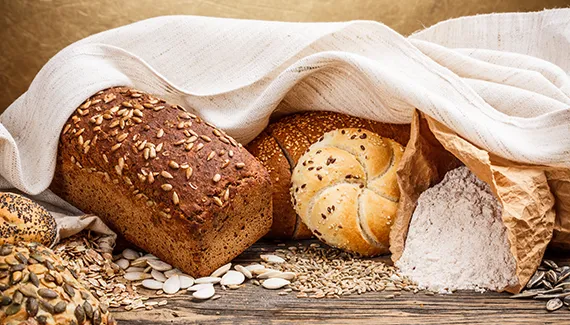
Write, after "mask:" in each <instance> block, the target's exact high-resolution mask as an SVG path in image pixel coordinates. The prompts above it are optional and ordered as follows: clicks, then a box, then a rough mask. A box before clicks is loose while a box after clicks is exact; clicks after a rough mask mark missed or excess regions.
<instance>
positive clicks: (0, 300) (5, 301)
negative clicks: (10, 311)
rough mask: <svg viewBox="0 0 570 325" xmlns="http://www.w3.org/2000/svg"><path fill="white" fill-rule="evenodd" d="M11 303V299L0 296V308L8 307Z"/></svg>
mask: <svg viewBox="0 0 570 325" xmlns="http://www.w3.org/2000/svg"><path fill="white" fill-rule="evenodd" d="M11 303H12V298H10V297H8V296H4V295H2V296H1V297H0V306H8V305H9V304H11Z"/></svg>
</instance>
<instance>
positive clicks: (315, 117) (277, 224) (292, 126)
mask: <svg viewBox="0 0 570 325" xmlns="http://www.w3.org/2000/svg"><path fill="white" fill-rule="evenodd" d="M341 128H361V129H365V130H370V131H372V132H374V133H376V134H378V135H380V136H383V137H387V138H390V139H394V140H395V141H396V142H398V143H400V144H401V145H406V144H407V142H408V140H409V137H410V126H409V125H408V124H406V125H397V124H387V123H380V122H376V121H371V120H366V119H361V118H357V117H353V116H349V115H345V114H340V113H334V112H322V111H319V112H304V113H299V114H293V115H289V116H286V117H283V118H281V119H280V120H278V121H276V122H274V123H272V124H270V125H269V126H268V127H267V128H266V129H265V131H264V132H263V133H261V134H260V135H259V136H258V137H257V138H256V139H255V140H254V141H252V142H250V143H249V144H248V145H247V149H248V150H249V151H250V152H251V153H252V154H253V155H254V156H255V157H257V158H258V159H260V161H261V162H262V164H263V165H264V166H265V167H266V168H267V169H268V171H269V174H270V177H271V180H272V187H273V193H274V194H273V218H274V222H273V226H272V229H271V231H270V232H269V233H268V237H271V238H293V239H305V238H310V237H311V236H312V235H313V234H312V232H311V231H310V230H309V228H307V226H306V225H305V224H304V223H303V222H302V220H301V219H300V218H299V217H298V216H297V214H296V213H295V210H294V209H293V204H292V202H291V200H290V193H289V188H290V185H291V184H290V177H291V176H290V175H291V172H292V170H293V168H295V165H296V164H297V162H298V161H299V158H300V156H301V155H302V154H303V153H304V152H305V151H307V149H309V147H310V146H311V144H313V143H315V142H317V141H318V139H319V138H321V137H322V136H323V135H324V134H325V133H327V132H330V131H333V130H337V129H341ZM267 138H273V140H267ZM269 142H272V143H273V144H272V145H271V147H270V146H268V145H267V143H269ZM262 146H263V148H262ZM279 151H280V152H279ZM280 153H281V155H280ZM276 156H279V159H277V158H275V157H276ZM286 162H288V164H286ZM284 178H287V179H284ZM275 179H278V181H275ZM292 224H294V225H295V226H294V229H293V231H291V225H292Z"/></svg>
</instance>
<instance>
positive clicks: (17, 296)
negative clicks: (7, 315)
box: [12, 291, 24, 305]
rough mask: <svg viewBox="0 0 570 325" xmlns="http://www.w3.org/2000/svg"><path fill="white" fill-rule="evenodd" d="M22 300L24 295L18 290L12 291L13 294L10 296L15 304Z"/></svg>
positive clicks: (20, 302)
mask: <svg viewBox="0 0 570 325" xmlns="http://www.w3.org/2000/svg"><path fill="white" fill-rule="evenodd" d="M23 301H24V295H23V294H22V293H21V292H20V291H16V292H14V295H13V296H12V302H13V303H14V304H16V305H21V304H22V302H23Z"/></svg>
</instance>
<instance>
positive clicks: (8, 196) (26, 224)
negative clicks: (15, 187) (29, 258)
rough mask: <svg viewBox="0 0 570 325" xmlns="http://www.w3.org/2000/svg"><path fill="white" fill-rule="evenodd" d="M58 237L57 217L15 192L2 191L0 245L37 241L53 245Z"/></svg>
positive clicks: (0, 197) (0, 194)
mask: <svg viewBox="0 0 570 325" xmlns="http://www.w3.org/2000/svg"><path fill="white" fill-rule="evenodd" d="M56 237H57V225H56V224H55V219H54V218H53V217H52V216H51V214H49V212H47V211H46V209H44V208H43V207H42V206H40V205H39V204H37V203H35V202H34V201H32V200H30V199H28V198H26V197H23V196H21V195H18V194H14V193H0V245H3V244H15V243H17V242H22V241H25V242H36V243H40V244H42V245H46V246H48V247H49V246H51V245H52V244H54V242H55V239H56Z"/></svg>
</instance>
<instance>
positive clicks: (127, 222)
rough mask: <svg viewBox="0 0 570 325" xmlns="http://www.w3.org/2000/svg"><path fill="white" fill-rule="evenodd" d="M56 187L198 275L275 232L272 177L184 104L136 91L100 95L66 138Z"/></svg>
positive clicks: (78, 115) (78, 117)
mask: <svg viewBox="0 0 570 325" xmlns="http://www.w3.org/2000/svg"><path fill="white" fill-rule="evenodd" d="M51 189H52V190H53V191H54V192H55V193H56V194H58V195H60V196H61V197H63V198H64V199H65V200H67V201H69V202H70V203H72V204H74V205H75V206H77V207H78V208H80V209H82V210H83V211H85V212H90V213H94V214H97V215H99V216H101V217H102V218H103V220H104V221H105V222H106V223H107V224H109V225H110V226H111V227H112V228H113V229H114V230H116V231H117V232H119V233H120V234H122V235H123V236H124V237H125V238H126V239H127V240H129V241H131V242H133V243H134V244H136V245H137V246H139V247H141V248H143V249H145V250H146V251H148V252H151V253H153V254H154V255H156V256H158V257H159V258H161V259H162V260H164V261H166V262H168V263H170V264H172V265H174V266H175V267H177V268H179V269H181V270H183V271H184V272H186V273H189V274H191V275H193V276H203V275H209V274H210V273H211V272H212V271H213V270H215V269H216V268H218V267H219V266H221V265H223V264H225V263H227V262H228V261H230V260H232V259H233V258H234V257H236V256H237V255H239V254H240V253H241V252H243V251H244V250H245V249H246V248H247V247H249V246H250V245H251V244H253V243H254V242H255V241H257V240H258V239H259V238H261V237H262V236H263V235H265V234H266V233H267V231H268V230H269V228H270V226H271V221H272V218H271V216H272V201H271V187H270V182H269V177H268V173H267V171H266V169H265V168H264V167H263V166H262V165H261V164H260V163H259V162H258V161H257V160H256V159H255V158H254V157H253V156H251V155H250V154H249V153H248V152H247V151H246V150H245V149H244V148H243V147H242V146H241V145H240V144H238V143H237V142H236V141H235V140H234V139H233V138H231V137H229V136H228V135H227V134H225V133H224V132H223V131H221V130H219V129H217V128H215V127H214V126H213V125H210V124H208V123H205V122H204V121H202V120H201V119H200V118H199V117H197V116H195V115H193V114H191V113H189V112H187V111H186V110H185V109H184V108H182V107H180V106H178V105H170V104H168V103H165V102H164V101H163V100H160V99H158V98H155V97H153V96H150V95H148V94H145V93H142V92H139V91H135V90H132V89H128V88H112V89H108V90H105V91H101V92H99V93H97V94H96V95H95V96H93V97H91V98H89V99H88V100H87V101H86V102H85V103H84V104H83V105H81V106H80V107H79V108H78V109H77V110H76V112H75V113H74V114H73V116H71V117H70V118H69V120H68V123H67V124H66V125H65V128H64V130H63V132H62V134H61V138H60V144H59V149H58V158H57V166H56V173H55V178H54V181H53V184H52V185H51Z"/></svg>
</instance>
